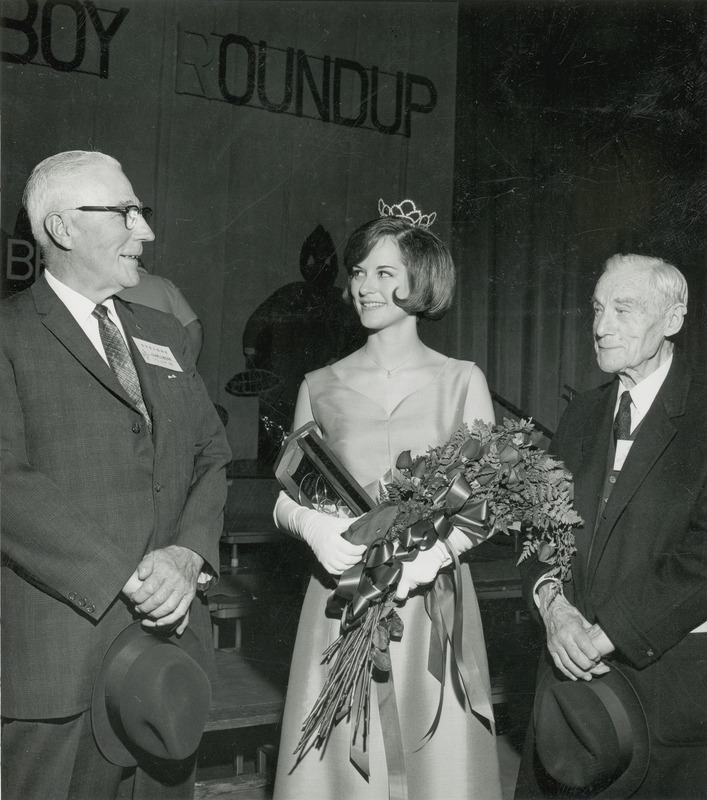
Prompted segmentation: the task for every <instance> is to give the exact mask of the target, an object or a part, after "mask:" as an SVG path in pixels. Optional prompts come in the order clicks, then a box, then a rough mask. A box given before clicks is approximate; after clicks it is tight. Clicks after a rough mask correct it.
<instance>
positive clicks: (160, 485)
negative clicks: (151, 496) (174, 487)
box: [155, 483, 162, 492]
mask: <svg viewBox="0 0 707 800" xmlns="http://www.w3.org/2000/svg"><path fill="white" fill-rule="evenodd" d="M155 491H156V492H161V491H162V484H161V483H156V484H155Z"/></svg>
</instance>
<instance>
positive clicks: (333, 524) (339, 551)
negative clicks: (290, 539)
mask: <svg viewBox="0 0 707 800" xmlns="http://www.w3.org/2000/svg"><path fill="white" fill-rule="evenodd" d="M353 522H355V519H349V518H345V517H335V516H333V515H331V514H322V513H320V512H313V513H310V514H308V515H307V517H306V518H305V521H304V522H303V525H302V530H301V536H302V538H303V539H304V540H305V542H307V544H308V545H309V546H310V547H311V548H312V550H313V552H314V555H315V556H316V557H317V559H318V560H319V562H320V563H321V565H322V566H323V567H324V569H325V570H326V571H327V572H330V573H331V574H332V575H341V573H342V572H344V571H345V570H347V569H348V568H349V567H353V566H354V565H355V564H358V562H359V561H360V560H361V556H362V555H363V554H364V552H365V551H366V546H365V545H363V544H351V542H347V541H346V539H344V538H342V536H341V534H342V533H343V532H344V531H345V530H347V529H348V527H349V526H350V525H351V524H352V523H353Z"/></svg>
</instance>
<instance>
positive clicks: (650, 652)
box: [646, 650, 655, 658]
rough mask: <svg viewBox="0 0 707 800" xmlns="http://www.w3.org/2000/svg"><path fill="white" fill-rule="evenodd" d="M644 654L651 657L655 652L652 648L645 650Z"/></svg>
mask: <svg viewBox="0 0 707 800" xmlns="http://www.w3.org/2000/svg"><path fill="white" fill-rule="evenodd" d="M646 655H647V656H648V658H653V656H654V655H655V653H654V652H653V651H652V650H646Z"/></svg>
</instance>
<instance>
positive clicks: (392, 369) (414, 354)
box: [363, 345, 417, 378]
mask: <svg viewBox="0 0 707 800" xmlns="http://www.w3.org/2000/svg"><path fill="white" fill-rule="evenodd" d="M363 352H364V353H365V354H366V355H367V356H368V358H370V359H371V361H372V362H373V363H374V364H375V365H376V366H377V367H380V368H381V369H382V370H383V372H385V374H386V375H387V376H388V378H392V377H393V373H394V372H395V370H396V369H400V367H404V366H405V365H406V364H407V363H408V361H412V359H413V358H415V356H416V355H417V353H413V354H412V355H411V356H408V358H406V359H405V361H403V362H402V363H400V364H398V366H397V367H392V368H391V369H388V367H384V366H383V365H382V364H381V363H380V362H378V361H376V360H375V358H373V356H372V355H371V354H370V353H369V352H368V349H367V347H366V346H365V345H364V347H363Z"/></svg>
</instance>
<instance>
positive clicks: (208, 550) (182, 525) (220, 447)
mask: <svg viewBox="0 0 707 800" xmlns="http://www.w3.org/2000/svg"><path fill="white" fill-rule="evenodd" d="M177 328H178V331H177V333H178V336H179V337H180V340H181V342H180V345H181V351H182V363H184V364H186V365H187V366H186V368H187V370H188V371H189V373H190V377H191V386H192V389H191V391H192V394H193V402H192V408H194V409H195V413H196V417H195V419H194V472H193V476H192V482H191V487H190V489H189V492H188V493H187V495H186V498H185V500H184V505H183V508H182V511H181V514H180V517H179V523H178V525H177V528H176V530H175V532H174V537H173V540H172V544H175V545H180V546H181V547H187V548H189V549H190V550H193V551H194V552H195V553H198V554H199V555H200V556H201V557H202V558H203V559H204V567H205V568H207V567H208V568H210V570H211V572H212V573H213V574H214V575H218V571H219V547H218V545H219V540H220V538H221V533H222V532H223V516H224V507H225V504H226V494H227V483H226V467H227V465H228V464H229V462H230V460H231V449H230V447H229V445H228V439H227V437H226V430H225V428H224V426H223V423H222V422H221V419H220V417H219V415H218V413H217V412H216V408H215V407H214V404H213V402H212V401H211V399H210V397H209V395H208V392H207V391H206V387H205V386H204V382H203V380H202V379H201V376H200V375H199V373H198V372H197V370H196V365H195V363H194V358H193V355H192V352H191V349H190V345H189V339H188V336H187V334H186V332H185V330H184V328H182V327H181V326H177Z"/></svg>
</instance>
